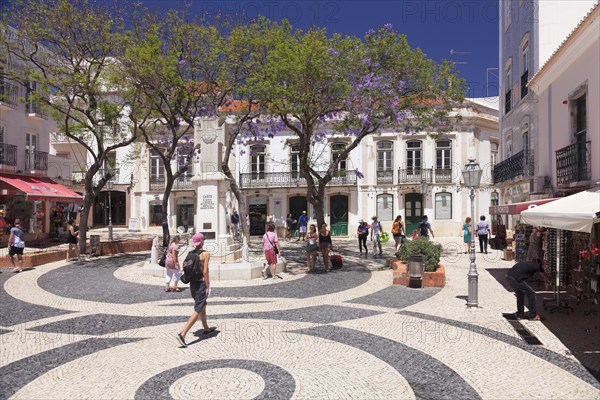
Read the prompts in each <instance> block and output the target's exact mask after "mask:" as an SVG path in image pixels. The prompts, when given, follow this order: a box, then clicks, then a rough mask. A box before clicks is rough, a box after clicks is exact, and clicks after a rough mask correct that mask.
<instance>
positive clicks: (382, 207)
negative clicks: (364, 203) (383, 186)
mask: <svg viewBox="0 0 600 400" xmlns="http://www.w3.org/2000/svg"><path fill="white" fill-rule="evenodd" d="M377 217H378V218H379V221H392V220H393V219H394V196H392V195H391V194H387V193H384V194H378V195H377Z"/></svg>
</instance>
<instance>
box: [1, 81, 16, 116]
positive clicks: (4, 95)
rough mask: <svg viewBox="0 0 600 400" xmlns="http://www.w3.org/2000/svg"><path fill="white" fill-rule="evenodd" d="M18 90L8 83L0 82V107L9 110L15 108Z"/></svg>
mask: <svg viewBox="0 0 600 400" xmlns="http://www.w3.org/2000/svg"><path fill="white" fill-rule="evenodd" d="M18 96H19V88H18V86H17V85H14V84H12V83H10V82H0V106H1V107H6V108H10V109H13V110H14V109H15V108H17V105H18V104H19V101H18Z"/></svg>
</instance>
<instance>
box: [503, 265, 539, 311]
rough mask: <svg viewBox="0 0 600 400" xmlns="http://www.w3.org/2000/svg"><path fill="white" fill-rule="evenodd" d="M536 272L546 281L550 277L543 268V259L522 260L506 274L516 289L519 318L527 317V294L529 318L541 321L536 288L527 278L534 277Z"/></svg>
mask: <svg viewBox="0 0 600 400" xmlns="http://www.w3.org/2000/svg"><path fill="white" fill-rule="evenodd" d="M536 272H539V273H540V275H541V276H542V278H543V279H544V283H546V282H547V280H548V278H547V276H546V274H545V273H544V269H543V268H542V262H541V260H535V261H521V262H518V263H516V264H515V265H514V266H513V267H512V268H511V269H510V270H509V271H508V273H507V274H506V279H507V280H508V283H509V284H510V286H511V287H512V289H513V290H514V291H515V295H516V296H517V318H518V319H524V318H527V316H526V315H525V295H527V303H528V306H529V316H528V317H529V319H530V320H531V321H540V320H541V317H540V316H539V315H538V314H537V308H536V302H535V290H533V288H532V287H531V286H529V284H528V283H527V279H529V278H531V277H533V275H535V273H536Z"/></svg>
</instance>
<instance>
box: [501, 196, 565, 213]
mask: <svg viewBox="0 0 600 400" xmlns="http://www.w3.org/2000/svg"><path fill="white" fill-rule="evenodd" d="M554 200H558V198H553V199H541V200H533V201H524V202H522V203H513V204H504V205H501V206H490V215H499V214H502V215H504V214H507V215H518V214H521V212H522V211H525V210H529V209H530V208H533V207H537V206H541V205H542V204H546V203H550V202H551V201H554Z"/></svg>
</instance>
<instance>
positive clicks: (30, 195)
mask: <svg viewBox="0 0 600 400" xmlns="http://www.w3.org/2000/svg"><path fill="white" fill-rule="evenodd" d="M0 189H2V190H3V193H6V194H7V195H8V196H14V195H16V194H17V193H24V194H25V196H26V198H27V200H29V201H66V202H81V201H83V197H82V196H81V195H80V194H77V193H75V192H74V191H72V190H71V189H69V188H66V187H64V186H63V185H61V184H59V183H56V182H54V181H53V180H52V179H50V178H44V177H38V176H21V175H6V174H2V175H0ZM4 190H7V191H6V192H4Z"/></svg>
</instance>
